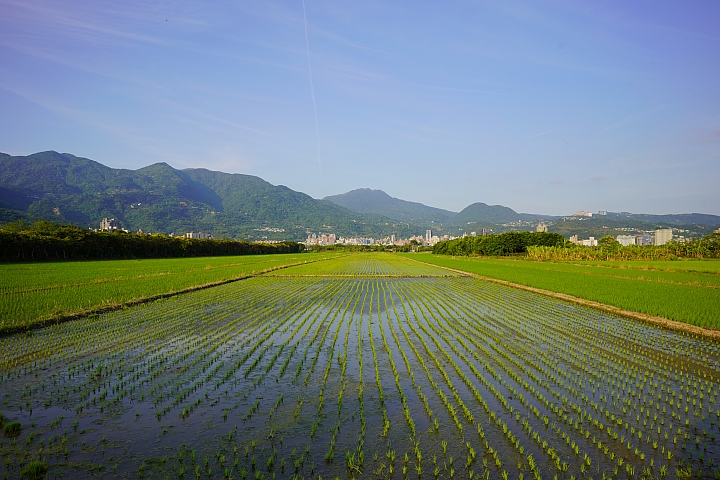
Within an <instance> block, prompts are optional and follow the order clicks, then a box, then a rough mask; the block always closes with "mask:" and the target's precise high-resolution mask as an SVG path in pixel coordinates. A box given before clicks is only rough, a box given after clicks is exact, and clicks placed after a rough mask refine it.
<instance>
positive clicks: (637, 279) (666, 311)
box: [411, 247, 720, 328]
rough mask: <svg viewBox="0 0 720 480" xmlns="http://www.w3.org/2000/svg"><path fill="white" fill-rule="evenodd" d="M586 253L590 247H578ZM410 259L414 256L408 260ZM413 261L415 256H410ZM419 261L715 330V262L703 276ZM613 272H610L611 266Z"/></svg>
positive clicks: (518, 262)
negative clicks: (585, 250)
mask: <svg viewBox="0 0 720 480" xmlns="http://www.w3.org/2000/svg"><path fill="white" fill-rule="evenodd" d="M582 248H585V249H590V248H589V247H582ZM411 258H413V257H411ZM414 258H417V257H414ZM419 259H421V260H422V261H424V262H427V263H431V264H434V265H441V266H445V267H451V268H455V269H458V270H462V271H465V272H469V273H475V274H478V275H482V276H485V277H490V278H496V279H499V280H506V281H509V282H513V283H518V284H521V285H528V286H531V287H536V288H542V289H544V290H550V291H553V292H559V293H565V294H568V295H572V296H575V297H579V298H583V299H586V300H592V301H595V302H600V303H604V304H606V305H613V306H616V307H620V308H623V309H626V310H631V311H635V312H642V313H648V314H651V315H658V316H660V317H664V318H669V319H671V320H677V321H680V322H685V323H689V324H692V325H696V326H699V327H705V328H720V319H719V318H718V315H717V305H720V277H719V276H718V272H720V263H718V262H717V261H714V260H713V261H707V260H705V261H701V260H699V261H696V262H689V261H687V262H672V263H673V264H678V266H677V268H678V269H680V268H682V267H683V265H682V264H684V263H691V264H693V265H694V264H695V263H698V264H700V266H698V268H700V269H701V270H709V272H708V273H705V272H703V271H691V270H687V271H674V269H673V267H672V266H668V264H669V263H670V262H660V263H662V265H663V268H664V269H663V270H656V269H653V266H654V265H656V264H657V262H642V263H640V264H639V265H637V267H635V268H634V267H633V265H634V262H603V263H602V264H598V265H577V264H575V263H574V262H573V263H572V264H570V263H548V262H535V261H528V260H522V259H494V258H450V257H446V256H438V255H423V256H422V258H419ZM613 266H614V267H615V268H612V267H613Z"/></svg>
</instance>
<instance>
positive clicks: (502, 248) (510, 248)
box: [432, 232, 568, 256]
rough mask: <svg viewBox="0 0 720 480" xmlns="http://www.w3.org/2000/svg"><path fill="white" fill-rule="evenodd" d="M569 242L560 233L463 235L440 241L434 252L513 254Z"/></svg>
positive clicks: (491, 254)
mask: <svg viewBox="0 0 720 480" xmlns="http://www.w3.org/2000/svg"><path fill="white" fill-rule="evenodd" d="M566 243H568V241H567V239H565V237H563V236H562V235H560V234H559V233H550V232H505V233H500V234H491V235H485V236H480V237H463V238H456V239H455V240H446V241H444V242H438V243H436V244H435V245H434V246H433V249H432V252H433V253H435V254H439V255H484V256H496V255H512V254H519V253H525V252H527V249H528V247H531V246H545V247H561V246H564V245H565V244H566Z"/></svg>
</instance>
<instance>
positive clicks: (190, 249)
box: [0, 221, 304, 262]
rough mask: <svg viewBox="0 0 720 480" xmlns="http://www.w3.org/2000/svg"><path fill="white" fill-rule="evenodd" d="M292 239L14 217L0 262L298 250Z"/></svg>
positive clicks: (5, 231) (3, 234)
mask: <svg viewBox="0 0 720 480" xmlns="http://www.w3.org/2000/svg"><path fill="white" fill-rule="evenodd" d="M303 248H304V247H303V246H302V245H301V244H299V243H295V242H282V243H273V244H264V243H250V242H244V241H240V242H238V241H235V240H230V239H190V238H184V237H169V236H166V235H158V234H156V235H143V234H133V233H125V232H122V231H113V232H93V231H90V230H83V229H80V228H77V227H74V226H72V225H58V224H54V223H52V222H42V221H41V222H37V223H35V224H33V225H32V226H28V225H26V224H25V223H24V222H13V223H10V224H7V225H6V226H5V227H4V228H0V262H13V261H15V262H17V261H36V260H81V259H82V260H96V259H117V258H167V257H200V256H219V255H259V254H271V253H297V252H300V251H302V250H303Z"/></svg>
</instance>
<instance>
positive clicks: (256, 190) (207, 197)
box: [0, 152, 421, 240]
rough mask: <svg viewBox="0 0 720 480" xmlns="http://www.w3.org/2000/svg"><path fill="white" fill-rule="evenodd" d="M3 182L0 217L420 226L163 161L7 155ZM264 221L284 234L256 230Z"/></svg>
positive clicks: (0, 171) (238, 231)
mask: <svg viewBox="0 0 720 480" xmlns="http://www.w3.org/2000/svg"><path fill="white" fill-rule="evenodd" d="M0 184H1V185H2V186H1V187H0V222H3V221H5V222H7V221H15V220H22V219H24V220H37V219H44V220H53V221H58V222H72V223H75V224H77V225H81V226H83V227H94V228H96V227H97V226H98V225H99V222H100V220H101V219H102V218H104V217H114V218H117V219H118V220H120V223H121V224H122V226H123V227H124V228H126V229H128V230H131V231H137V230H138V229H142V230H144V231H146V232H163V233H168V234H169V233H173V232H174V233H178V234H182V233H185V232H189V231H203V232H208V233H212V234H213V235H214V236H215V237H229V238H249V239H262V237H264V236H265V237H268V238H271V239H297V240H300V239H303V238H304V236H305V231H306V229H310V230H312V231H328V229H331V230H330V231H332V232H334V233H336V234H339V235H351V236H386V235H388V234H391V233H396V234H400V235H402V236H409V235H410V234H413V235H414V234H417V233H419V232H420V231H421V229H420V228H418V227H414V226H409V225H408V224H407V223H405V224H397V225H396V223H397V222H393V221H392V220H390V219H389V218H386V217H382V216H379V215H369V214H361V213H355V212H351V211H349V210H347V209H345V208H343V207H340V206H338V205H335V204H333V203H331V202H329V201H324V200H316V199H313V198H312V197H310V196H308V195H306V194H304V193H301V192H296V191H293V190H291V189H289V188H287V187H284V186H275V185H271V184H270V183H268V182H266V181H264V180H263V179H261V178H258V177H254V176H251V175H240V174H227V173H222V172H213V171H210V170H205V169H187V170H176V169H174V168H172V167H171V166H169V165H167V164H165V163H156V164H154V165H150V166H148V167H145V168H141V169H139V170H134V171H133V170H123V169H113V168H109V167H106V166H104V165H101V164H99V163H97V162H94V161H92V160H88V159H84V158H78V157H75V156H73V155H70V154H60V153H57V152H43V153H37V154H34V155H29V156H27V157H20V156H18V157H13V156H9V155H5V156H0ZM264 227H271V228H276V229H284V232H272V231H256V229H257V228H264Z"/></svg>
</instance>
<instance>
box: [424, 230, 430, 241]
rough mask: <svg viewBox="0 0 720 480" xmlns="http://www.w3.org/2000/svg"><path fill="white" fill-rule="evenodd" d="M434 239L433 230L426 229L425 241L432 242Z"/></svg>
mask: <svg viewBox="0 0 720 480" xmlns="http://www.w3.org/2000/svg"><path fill="white" fill-rule="evenodd" d="M431 239H432V230H425V241H426V242H430V240H431Z"/></svg>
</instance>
